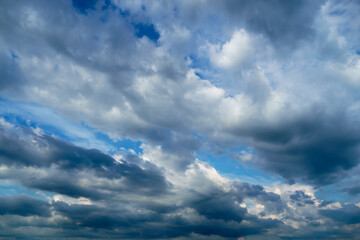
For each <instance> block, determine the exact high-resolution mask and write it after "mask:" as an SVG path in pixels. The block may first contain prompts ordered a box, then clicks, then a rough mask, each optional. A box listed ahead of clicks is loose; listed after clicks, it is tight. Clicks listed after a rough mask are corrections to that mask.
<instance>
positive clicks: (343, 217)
mask: <svg viewBox="0 0 360 240" xmlns="http://www.w3.org/2000/svg"><path fill="white" fill-rule="evenodd" d="M319 213H320V214H321V215H322V216H325V217H328V218H331V219H333V220H334V221H337V222H341V223H345V224H356V223H360V208H359V207H358V206H356V205H355V204H345V205H343V206H342V207H341V208H338V209H320V210H319Z"/></svg>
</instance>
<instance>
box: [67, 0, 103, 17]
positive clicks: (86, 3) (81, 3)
mask: <svg viewBox="0 0 360 240" xmlns="http://www.w3.org/2000/svg"><path fill="white" fill-rule="evenodd" d="M97 1H98V0H72V5H73V7H74V8H75V9H76V11H78V12H79V13H81V14H84V15H87V14H88V11H89V10H95V5H96V3H97Z"/></svg>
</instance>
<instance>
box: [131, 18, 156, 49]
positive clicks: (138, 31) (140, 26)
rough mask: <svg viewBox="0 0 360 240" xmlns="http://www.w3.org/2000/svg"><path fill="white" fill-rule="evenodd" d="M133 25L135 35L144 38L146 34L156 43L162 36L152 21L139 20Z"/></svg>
mask: <svg viewBox="0 0 360 240" xmlns="http://www.w3.org/2000/svg"><path fill="white" fill-rule="evenodd" d="M133 26H134V28H135V35H136V36H137V37H138V38H142V37H144V36H146V37H147V38H149V39H150V40H151V41H153V42H154V43H155V44H156V43H157V41H158V40H159V38H160V34H159V33H158V32H157V31H156V29H155V26H154V24H152V23H142V22H139V23H133Z"/></svg>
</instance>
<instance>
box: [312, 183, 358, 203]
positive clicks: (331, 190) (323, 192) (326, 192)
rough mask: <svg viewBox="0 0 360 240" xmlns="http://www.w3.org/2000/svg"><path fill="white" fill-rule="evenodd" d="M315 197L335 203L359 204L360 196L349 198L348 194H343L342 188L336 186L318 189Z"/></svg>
mask: <svg viewBox="0 0 360 240" xmlns="http://www.w3.org/2000/svg"><path fill="white" fill-rule="evenodd" d="M315 197H316V198H317V199H321V200H327V201H334V202H359V201H360V196H358V197H357V198H356V197H355V196H349V195H348V194H347V193H344V192H341V190H340V188H339V187H337V186H335V185H329V186H325V187H322V188H320V189H318V190H317V191H316V192H315Z"/></svg>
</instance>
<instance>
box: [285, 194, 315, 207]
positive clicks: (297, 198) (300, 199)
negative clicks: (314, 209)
mask: <svg viewBox="0 0 360 240" xmlns="http://www.w3.org/2000/svg"><path fill="white" fill-rule="evenodd" d="M290 199H291V200H292V201H294V202H296V203H297V204H298V206H303V204H311V205H313V204H314V201H313V200H312V198H311V196H310V195H307V194H305V193H304V191H295V193H294V194H291V195H290Z"/></svg>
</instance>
